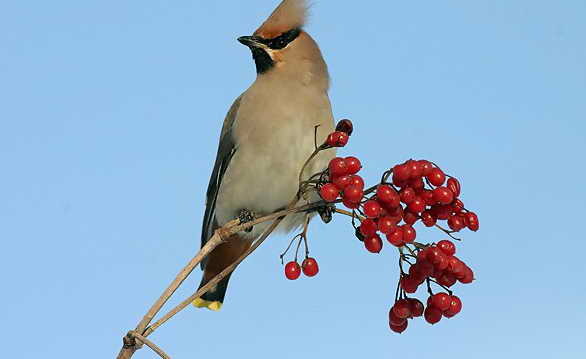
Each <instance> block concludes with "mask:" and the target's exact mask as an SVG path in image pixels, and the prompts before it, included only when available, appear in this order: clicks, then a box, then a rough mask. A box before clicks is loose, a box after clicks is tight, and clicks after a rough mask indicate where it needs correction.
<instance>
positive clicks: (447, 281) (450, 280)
mask: <svg viewBox="0 0 586 359" xmlns="http://www.w3.org/2000/svg"><path fill="white" fill-rule="evenodd" d="M437 282H438V283H439V284H441V285H443V286H444V287H448V288H449V287H451V286H453V285H454V284H456V276H455V275H453V274H452V273H450V272H447V271H446V272H442V274H441V275H440V276H439V278H437Z"/></svg>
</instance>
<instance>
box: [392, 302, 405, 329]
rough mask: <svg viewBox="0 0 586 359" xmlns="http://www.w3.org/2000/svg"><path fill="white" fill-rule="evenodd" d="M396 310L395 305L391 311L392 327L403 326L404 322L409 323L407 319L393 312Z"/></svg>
mask: <svg viewBox="0 0 586 359" xmlns="http://www.w3.org/2000/svg"><path fill="white" fill-rule="evenodd" d="M394 308H395V306H394V305H393V306H392V307H391V309H390V310H389V323H390V324H391V325H402V324H403V323H404V322H406V321H407V318H399V317H397V314H395V311H394V310H393V309H394Z"/></svg>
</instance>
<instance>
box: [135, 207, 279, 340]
mask: <svg viewBox="0 0 586 359" xmlns="http://www.w3.org/2000/svg"><path fill="white" fill-rule="evenodd" d="M283 218H284V217H281V218H278V219H276V220H275V221H274V222H273V223H272V224H271V226H270V227H269V228H267V229H266V230H265V231H264V232H263V234H262V235H261V236H260V237H259V239H257V240H256V241H255V242H254V243H253V244H252V246H251V247H250V248H249V249H248V250H247V251H246V252H244V254H242V255H241V256H240V257H238V259H237V260H236V261H235V262H234V263H232V264H231V265H230V266H228V267H226V268H225V269H224V270H223V271H221V272H220V273H219V274H217V275H216V276H215V277H213V278H212V279H211V280H210V281H209V282H207V283H206V285H204V286H203V287H201V288H200V289H198V290H197V291H196V292H195V293H194V294H192V295H191V296H190V297H189V298H187V299H185V300H184V301H182V302H181V303H179V304H178V305H177V306H176V307H175V308H173V309H171V310H170V311H169V312H168V313H167V314H165V315H164V316H162V317H161V319H159V320H157V321H156V322H155V323H153V325H151V326H150V327H148V328H147V329H146V330H145V332H144V335H145V336H149V335H150V334H151V333H152V332H154V331H155V330H156V329H157V328H158V327H160V326H161V325H163V324H164V323H165V322H167V321H168V320H169V319H171V318H172V317H173V316H174V315H175V314H177V313H179V312H180V311H181V310H183V309H185V307H187V306H188V305H190V304H191V303H192V302H193V301H194V300H195V299H196V298H199V297H201V296H202V295H204V294H205V293H206V292H207V291H208V290H209V289H210V288H212V287H213V286H214V285H216V284H217V283H218V282H220V281H221V280H222V279H224V278H225V277H226V276H227V275H228V274H230V273H232V271H233V270H234V269H236V267H237V266H238V264H240V262H242V261H243V260H244V259H245V258H246V257H248V256H249V255H250V254H251V253H252V252H254V251H255V250H256V249H257V248H258V246H260V245H261V244H262V242H263V241H264V240H265V239H266V238H267V237H268V236H269V235H270V234H271V233H272V232H273V231H274V230H275V228H276V227H277V226H278V225H279V223H281V221H282V220H283Z"/></svg>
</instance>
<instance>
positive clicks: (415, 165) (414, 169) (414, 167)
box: [405, 160, 423, 178]
mask: <svg viewBox="0 0 586 359" xmlns="http://www.w3.org/2000/svg"><path fill="white" fill-rule="evenodd" d="M405 164H406V165H407V166H409V171H410V172H411V173H410V177H411V178H419V177H421V176H423V167H422V166H421V164H420V163H419V161H414V160H409V161H407V163H405Z"/></svg>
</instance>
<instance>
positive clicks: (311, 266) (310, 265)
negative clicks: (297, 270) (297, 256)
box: [301, 257, 319, 277]
mask: <svg viewBox="0 0 586 359" xmlns="http://www.w3.org/2000/svg"><path fill="white" fill-rule="evenodd" d="M301 268H302V269H303V274H305V275H306V276H308V277H313V276H314V275H316V274H317V272H319V267H318V265H317V261H316V260H315V258H311V257H309V258H305V259H304V260H303V263H302V264H301Z"/></svg>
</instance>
